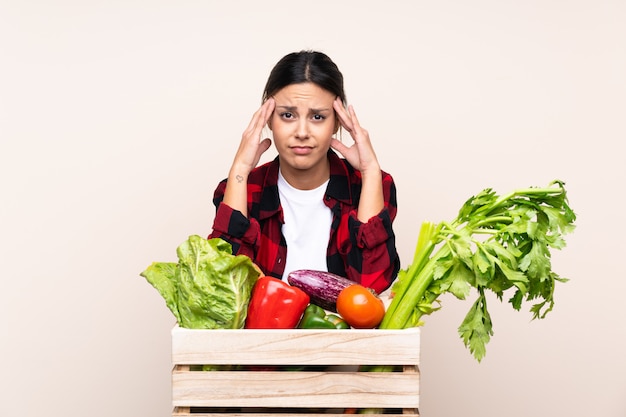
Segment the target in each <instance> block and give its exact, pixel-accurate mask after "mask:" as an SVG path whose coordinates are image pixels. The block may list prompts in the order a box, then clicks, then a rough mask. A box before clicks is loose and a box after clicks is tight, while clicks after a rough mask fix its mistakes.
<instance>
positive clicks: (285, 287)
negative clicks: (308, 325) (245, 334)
mask: <svg viewBox="0 0 626 417" xmlns="http://www.w3.org/2000/svg"><path fill="white" fill-rule="evenodd" d="M308 304H309V296H308V295H307V294H306V293H305V292H304V291H302V290H301V289H299V288H296V287H292V286H291V285H289V284H287V283H286V282H284V281H282V280H280V279H278V278H274V277H268V276H263V277H261V278H259V279H258V280H257V282H256V284H255V285H254V288H253V290H252V298H251V299H250V304H249V307H248V318H247V319H246V324H245V327H246V329H293V328H295V327H296V326H297V325H298V322H299V321H300V318H301V317H302V313H303V312H304V310H305V308H306V307H307V305H308Z"/></svg>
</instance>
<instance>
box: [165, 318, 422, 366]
mask: <svg viewBox="0 0 626 417" xmlns="http://www.w3.org/2000/svg"><path fill="white" fill-rule="evenodd" d="M419 355H420V332H419V329H418V328H413V329H404V330H378V329H373V330H372V329H370V330H357V329H351V330H303V329H293V330H191V329H183V328H180V327H175V328H174V329H173V330H172V361H173V363H174V364H220V365H227V364H234V365H253V364H257V365H380V364H384V365H405V364H419Z"/></svg>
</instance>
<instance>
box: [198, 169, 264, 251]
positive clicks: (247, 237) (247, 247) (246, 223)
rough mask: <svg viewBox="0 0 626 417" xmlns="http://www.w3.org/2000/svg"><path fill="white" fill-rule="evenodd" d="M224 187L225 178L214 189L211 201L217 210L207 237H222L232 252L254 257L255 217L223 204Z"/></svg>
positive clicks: (256, 230) (255, 242)
mask: <svg viewBox="0 0 626 417" xmlns="http://www.w3.org/2000/svg"><path fill="white" fill-rule="evenodd" d="M225 189H226V180H224V181H222V182H220V184H219V185H218V186H217V189H216V190H215V193H214V196H213V202H214V204H215V206H216V207H217V211H216V213H215V220H214V221H213V231H212V232H211V234H210V235H209V236H208V238H209V239H211V238H215V237H219V238H222V239H224V240H225V241H227V242H229V243H230V244H231V245H232V248H233V253H234V254H243V255H247V256H249V257H250V258H252V259H254V254H255V253H256V244H257V237H258V235H259V223H258V222H257V221H256V220H255V219H248V218H247V217H246V216H244V215H243V213H242V212H240V211H239V210H234V209H233V208H231V207H230V206H228V205H226V204H224V203H223V202H222V200H223V199H224V190H225Z"/></svg>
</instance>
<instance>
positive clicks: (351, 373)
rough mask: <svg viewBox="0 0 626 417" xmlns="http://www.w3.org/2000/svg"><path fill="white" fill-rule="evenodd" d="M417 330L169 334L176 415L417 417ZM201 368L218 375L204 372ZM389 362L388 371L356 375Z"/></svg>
mask: <svg viewBox="0 0 626 417" xmlns="http://www.w3.org/2000/svg"><path fill="white" fill-rule="evenodd" d="M419 354H420V332H419V329H418V328H413V329H405V330H378V329H371V330H370V329H368V330H361V329H359V330H357V329H351V330H308V329H307V330H305V329H293V330H190V329H184V328H181V327H178V326H176V327H174V328H173V329H172V361H173V364H174V367H173V370H172V402H173V406H174V410H173V416H197V417H208V416H222V417H223V416H226V415H228V416H231V417H233V416H245V417H253V416H259V417H260V416H266V417H267V416H277V415H290V416H307V417H313V416H315V415H324V416H329V415H331V416H332V415H345V414H344V413H346V410H347V409H354V408H356V409H360V408H377V409H382V410H381V412H380V414H381V415H382V414H384V415H394V414H395V415H403V416H405V417H406V416H413V417H418V416H419V412H418V406H419V377H420V374H419ZM201 365H215V367H217V368H218V369H217V370H212V371H203V370H201V369H198V368H201ZM365 365H387V368H392V369H388V371H385V372H365V371H359V368H360V367H361V366H365Z"/></svg>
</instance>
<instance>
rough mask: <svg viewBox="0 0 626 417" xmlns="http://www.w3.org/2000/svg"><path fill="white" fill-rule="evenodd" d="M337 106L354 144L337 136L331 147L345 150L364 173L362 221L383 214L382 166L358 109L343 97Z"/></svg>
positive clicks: (336, 100) (358, 212)
mask: <svg viewBox="0 0 626 417" xmlns="http://www.w3.org/2000/svg"><path fill="white" fill-rule="evenodd" d="M333 108H334V109H335V113H336V114H337V118H338V119H339V123H341V126H343V128H344V129H346V130H347V131H348V133H350V136H352V139H353V140H354V143H353V144H352V145H351V146H346V145H344V144H343V143H342V142H341V141H339V140H337V139H334V138H333V139H332V142H331V147H332V148H333V149H335V150H336V151H337V152H339V153H341V154H342V155H343V156H344V158H346V159H347V160H348V162H349V163H350V165H352V166H353V167H354V168H356V169H358V170H359V171H360V172H361V179H362V186H361V198H360V200H359V208H358V210H357V217H358V219H359V221H361V222H363V223H366V222H367V221H368V220H369V219H370V218H372V217H373V216H376V215H377V214H378V213H380V211H381V210H382V209H383V208H384V204H385V203H384V198H383V186H382V174H381V172H380V165H379V164H378V159H377V158H376V154H375V153H374V148H373V147H372V142H370V136H369V133H368V132H367V130H365V129H363V128H362V127H361V125H360V124H359V120H358V119H357V117H356V113H355V112H354V108H353V107H352V106H348V109H347V111H346V109H345V108H344V107H343V103H342V102H341V99H340V98H337V99H335V101H334V102H333Z"/></svg>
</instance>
